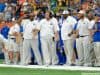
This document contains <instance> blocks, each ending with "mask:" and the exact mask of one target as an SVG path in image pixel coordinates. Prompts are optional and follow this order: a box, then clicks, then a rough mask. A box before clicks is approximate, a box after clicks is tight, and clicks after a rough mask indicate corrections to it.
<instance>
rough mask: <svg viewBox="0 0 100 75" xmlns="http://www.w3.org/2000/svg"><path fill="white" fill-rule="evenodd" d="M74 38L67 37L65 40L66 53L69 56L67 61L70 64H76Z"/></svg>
mask: <svg viewBox="0 0 100 75" xmlns="http://www.w3.org/2000/svg"><path fill="white" fill-rule="evenodd" d="M73 47H74V40H73V39H67V40H64V50H65V54H66V56H67V63H66V64H68V65H71V64H75V62H74V60H73V55H74V48H73Z"/></svg>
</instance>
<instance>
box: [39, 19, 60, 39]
mask: <svg viewBox="0 0 100 75" xmlns="http://www.w3.org/2000/svg"><path fill="white" fill-rule="evenodd" d="M57 26H58V22H57V20H55V19H54V20H53V19H50V20H47V19H42V20H41V21H40V24H39V26H38V29H40V36H41V37H46V36H50V37H54V32H56V31H59V29H58V28H59V27H57Z"/></svg>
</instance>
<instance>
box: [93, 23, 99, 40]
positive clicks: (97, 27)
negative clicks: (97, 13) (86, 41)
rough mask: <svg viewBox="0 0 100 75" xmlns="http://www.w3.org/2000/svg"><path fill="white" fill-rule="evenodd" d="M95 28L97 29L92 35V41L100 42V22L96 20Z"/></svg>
mask: <svg viewBox="0 0 100 75" xmlns="http://www.w3.org/2000/svg"><path fill="white" fill-rule="evenodd" d="M95 28H96V29H97V30H99V31H96V32H95V33H94V35H93V41H94V42H100V22H97V24H96V27H94V29H95Z"/></svg>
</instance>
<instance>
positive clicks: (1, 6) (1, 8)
mask: <svg viewBox="0 0 100 75" xmlns="http://www.w3.org/2000/svg"><path fill="white" fill-rule="evenodd" d="M5 7H6V5H5V4H3V3H0V12H3V11H4V9H5Z"/></svg>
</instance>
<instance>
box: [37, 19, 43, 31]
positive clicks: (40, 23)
mask: <svg viewBox="0 0 100 75" xmlns="http://www.w3.org/2000/svg"><path fill="white" fill-rule="evenodd" d="M42 24H43V20H41V21H40V22H38V23H37V25H36V29H38V30H40V29H41V26H42Z"/></svg>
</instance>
